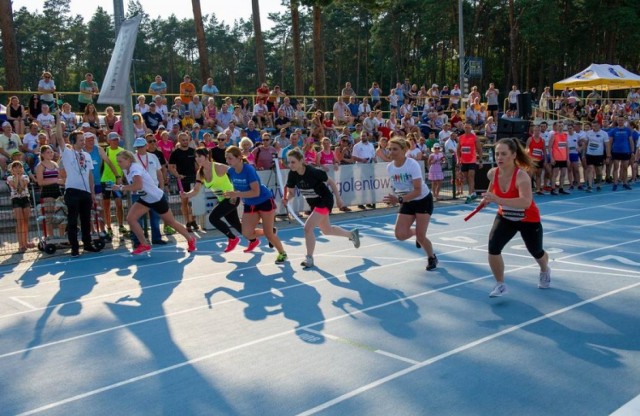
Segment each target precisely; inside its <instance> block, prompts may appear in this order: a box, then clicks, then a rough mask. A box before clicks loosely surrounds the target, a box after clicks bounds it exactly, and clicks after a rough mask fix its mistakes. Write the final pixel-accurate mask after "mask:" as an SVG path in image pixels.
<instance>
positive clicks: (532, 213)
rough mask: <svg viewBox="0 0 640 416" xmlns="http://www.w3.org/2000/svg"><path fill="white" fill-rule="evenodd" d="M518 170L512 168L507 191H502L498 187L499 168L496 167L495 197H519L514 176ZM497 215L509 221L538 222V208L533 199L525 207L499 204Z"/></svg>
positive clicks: (494, 180) (494, 179) (494, 177)
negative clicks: (527, 206)
mask: <svg viewBox="0 0 640 416" xmlns="http://www.w3.org/2000/svg"><path fill="white" fill-rule="evenodd" d="M519 170H520V169H519V168H515V169H514V171H513V176H512V177H511V181H510V182H509V188H508V189H507V192H502V190H501V189H500V183H499V182H500V181H499V180H498V178H499V175H500V168H496V171H495V173H494V175H493V193H494V194H495V195H496V196H497V197H499V198H513V199H515V198H518V197H520V192H518V188H517V187H516V177H517V176H518V171H519ZM498 215H500V216H501V217H502V218H504V219H506V220H509V221H522V222H540V210H538V207H537V206H536V204H535V202H533V200H532V201H531V205H529V208H526V209H525V208H513V207H510V206H508V205H505V206H503V205H500V206H498Z"/></svg>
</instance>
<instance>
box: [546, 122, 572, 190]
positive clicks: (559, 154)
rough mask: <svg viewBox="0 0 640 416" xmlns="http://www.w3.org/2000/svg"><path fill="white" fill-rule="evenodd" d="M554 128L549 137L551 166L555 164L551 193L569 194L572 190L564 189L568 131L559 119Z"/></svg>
mask: <svg viewBox="0 0 640 416" xmlns="http://www.w3.org/2000/svg"><path fill="white" fill-rule="evenodd" d="M553 130H554V133H553V136H551V138H550V139H549V153H550V154H551V166H553V172H552V174H551V195H558V192H559V193H561V194H564V195H568V194H570V192H567V191H565V190H564V180H565V177H566V176H567V160H568V159H569V154H568V145H567V133H565V132H564V131H563V125H562V123H561V122H559V121H556V122H555V124H554V125H553ZM558 175H559V176H560V179H559V181H558V184H559V191H556V178H557V177H558Z"/></svg>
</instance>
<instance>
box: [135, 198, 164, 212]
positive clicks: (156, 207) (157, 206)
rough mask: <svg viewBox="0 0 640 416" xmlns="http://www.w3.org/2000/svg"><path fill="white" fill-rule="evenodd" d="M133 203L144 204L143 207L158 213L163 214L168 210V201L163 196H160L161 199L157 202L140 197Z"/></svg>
mask: <svg viewBox="0 0 640 416" xmlns="http://www.w3.org/2000/svg"><path fill="white" fill-rule="evenodd" d="M134 203H135V204H141V205H144V206H145V207H147V208H149V209H151V210H153V211H155V212H156V213H157V214H158V215H162V214H165V213H166V212H167V211H169V202H168V201H167V198H165V197H162V199H161V200H160V201H158V202H147V201H145V200H144V199H142V198H140V199H138V200H137V201H136V202H134Z"/></svg>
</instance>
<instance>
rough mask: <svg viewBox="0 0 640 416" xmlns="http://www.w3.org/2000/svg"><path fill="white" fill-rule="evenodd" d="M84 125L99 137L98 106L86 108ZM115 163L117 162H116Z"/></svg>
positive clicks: (89, 104) (83, 119)
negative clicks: (86, 124) (87, 125)
mask: <svg viewBox="0 0 640 416" xmlns="http://www.w3.org/2000/svg"><path fill="white" fill-rule="evenodd" d="M44 112H45V110H44V106H43V107H42V113H43V114H44ZM82 123H83V124H84V123H88V124H89V131H90V132H91V133H93V134H95V135H96V136H97V135H98V130H99V129H100V117H99V116H98V113H97V112H96V106H95V105H93V104H91V103H88V104H86V105H85V106H84V114H83V115H82ZM114 163H115V162H114Z"/></svg>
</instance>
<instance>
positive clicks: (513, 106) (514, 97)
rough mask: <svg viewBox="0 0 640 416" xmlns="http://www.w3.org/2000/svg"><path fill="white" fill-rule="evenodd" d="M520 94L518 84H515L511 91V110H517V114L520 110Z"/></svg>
mask: <svg viewBox="0 0 640 416" xmlns="http://www.w3.org/2000/svg"><path fill="white" fill-rule="evenodd" d="M518 95H520V90H519V89H518V86H516V85H513V86H512V87H511V91H509V110H511V111H514V112H516V114H517V111H518Z"/></svg>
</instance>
